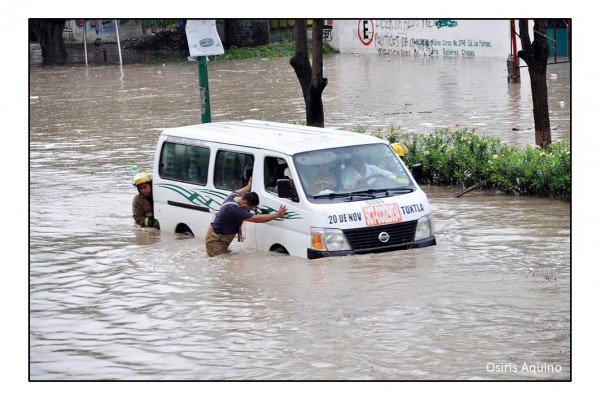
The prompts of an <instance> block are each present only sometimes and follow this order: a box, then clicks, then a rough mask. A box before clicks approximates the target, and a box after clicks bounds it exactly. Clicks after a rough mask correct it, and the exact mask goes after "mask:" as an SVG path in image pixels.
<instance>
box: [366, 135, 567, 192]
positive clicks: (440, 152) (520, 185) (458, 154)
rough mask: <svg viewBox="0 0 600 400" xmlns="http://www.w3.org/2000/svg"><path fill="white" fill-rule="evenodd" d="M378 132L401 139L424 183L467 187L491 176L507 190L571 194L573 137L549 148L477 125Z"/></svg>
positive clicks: (494, 184)
mask: <svg viewBox="0 0 600 400" xmlns="http://www.w3.org/2000/svg"><path fill="white" fill-rule="evenodd" d="M374 135H376V136H378V137H382V138H385V139H388V140H389V141H390V143H394V142H401V143H403V144H404V145H405V146H406V147H407V149H408V154H407V156H406V160H405V161H406V163H407V164H408V165H414V164H421V165H422V166H423V182H425V183H431V184H434V185H449V186H462V187H469V186H472V185H474V184H476V183H479V182H481V181H483V180H486V179H490V180H491V183H490V186H491V187H492V188H495V189H497V190H500V191H503V192H505V193H510V194H515V195H538V196H546V197H554V198H559V199H562V200H566V201H570V200H571V142H570V141H565V140H562V141H561V140H559V141H556V142H554V143H552V144H551V145H550V146H549V147H548V148H547V149H541V148H539V147H537V146H527V147H526V148H525V149H519V148H516V147H512V146H508V145H506V144H503V143H501V141H500V139H497V138H491V137H487V136H484V135H479V134H478V133H477V132H476V131H475V130H474V129H473V130H468V129H461V130H449V129H441V130H436V131H435V133H433V134H422V135H420V134H408V133H400V132H399V130H397V129H395V128H393V127H391V128H390V129H389V130H388V131H387V132H384V133H382V132H375V133H374Z"/></svg>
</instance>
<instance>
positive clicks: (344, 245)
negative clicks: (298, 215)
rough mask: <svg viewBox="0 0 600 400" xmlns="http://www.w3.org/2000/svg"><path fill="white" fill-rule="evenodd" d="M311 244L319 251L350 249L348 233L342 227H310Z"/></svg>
mask: <svg viewBox="0 0 600 400" xmlns="http://www.w3.org/2000/svg"><path fill="white" fill-rule="evenodd" d="M310 238H311V246H312V248H313V249H314V250H319V251H342V250H350V245H349V244H348V241H347V240H346V235H344V232H342V231H341V230H340V229H332V228H310Z"/></svg>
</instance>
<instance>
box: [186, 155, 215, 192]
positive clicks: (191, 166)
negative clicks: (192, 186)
mask: <svg viewBox="0 0 600 400" xmlns="http://www.w3.org/2000/svg"><path fill="white" fill-rule="evenodd" d="M209 158H210V150H209V149H208V148H206V147H196V146H186V152H185V162H184V164H183V180H184V181H186V182H192V183H196V184H198V185H202V186H204V185H206V181H207V180H208V161H209Z"/></svg>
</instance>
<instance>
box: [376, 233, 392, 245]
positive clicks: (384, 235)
mask: <svg viewBox="0 0 600 400" xmlns="http://www.w3.org/2000/svg"><path fill="white" fill-rule="evenodd" d="M377 238H378V239H379V241H380V242H381V243H387V241H388V240H390V235H389V233H387V232H381V233H380V234H379V236H378V237H377Z"/></svg>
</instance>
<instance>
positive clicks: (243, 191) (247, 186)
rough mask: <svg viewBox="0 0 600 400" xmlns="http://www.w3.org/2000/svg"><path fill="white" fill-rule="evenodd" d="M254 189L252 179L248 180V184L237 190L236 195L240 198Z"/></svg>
mask: <svg viewBox="0 0 600 400" xmlns="http://www.w3.org/2000/svg"><path fill="white" fill-rule="evenodd" d="M251 189H252V178H250V179H248V184H247V185H246V186H244V187H243V188H241V189H238V190H236V193H237V194H239V195H240V196H243V195H244V194H246V193H248V192H249V191H250V190H251Z"/></svg>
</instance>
